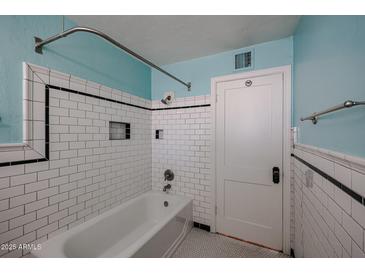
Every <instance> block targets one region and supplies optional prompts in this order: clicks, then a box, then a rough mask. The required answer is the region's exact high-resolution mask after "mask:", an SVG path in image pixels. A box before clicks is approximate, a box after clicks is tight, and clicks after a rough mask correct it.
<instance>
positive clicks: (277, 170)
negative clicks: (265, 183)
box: [272, 166, 280, 184]
mask: <svg viewBox="0 0 365 274" xmlns="http://www.w3.org/2000/svg"><path fill="white" fill-rule="evenodd" d="M272 181H273V183H274V184H278V183H279V182H280V168H278V167H277V166H274V167H273V168H272Z"/></svg>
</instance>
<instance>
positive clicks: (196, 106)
mask: <svg viewBox="0 0 365 274" xmlns="http://www.w3.org/2000/svg"><path fill="white" fill-rule="evenodd" d="M47 86H48V87H49V88H52V89H57V90H62V91H66V92H70V93H74V94H79V95H84V96H87V97H92V98H95V99H101V100H105V101H109V102H112V103H117V104H121V105H126V106H130V107H135V108H140V109H144V110H150V111H155V110H169V109H184V108H198V107H210V104H203V105H193V106H182V107H166V108H148V107H142V106H138V105H135V104H131V103H127V102H123V101H118V100H114V99H110V98H106V97H102V96H98V95H94V94H90V93H86V92H83V91H77V90H73V89H69V88H63V87H59V86H54V85H47Z"/></svg>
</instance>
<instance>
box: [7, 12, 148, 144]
mask: <svg viewBox="0 0 365 274" xmlns="http://www.w3.org/2000/svg"><path fill="white" fill-rule="evenodd" d="M74 25H75V24H74V23H73V22H72V21H69V20H67V18H66V19H65V28H69V27H71V26H74ZM60 31H62V17H61V16H0V37H1V38H2V39H1V43H0V52H1V54H0V117H1V118H2V121H0V143H17V142H21V141H22V62H23V61H25V62H30V63H33V64H37V65H41V66H45V67H50V68H53V69H56V70H59V71H61V72H66V73H70V74H72V75H75V76H78V77H81V78H84V79H88V80H91V81H94V82H98V83H100V84H103V85H106V86H109V87H112V88H116V89H120V90H123V91H126V92H129V93H131V94H134V95H137V96H141V97H144V98H147V99H150V97H151V70H150V68H149V67H147V66H146V65H144V64H142V63H141V62H139V61H137V60H136V59H134V58H132V57H131V56H129V55H128V54H126V53H123V52H121V51H120V50H119V49H117V48H115V47H114V46H112V45H111V44H109V43H107V42H106V41H104V40H102V39H101V38H98V37H96V36H94V35H92V34H88V33H78V34H74V35H71V36H69V37H67V38H65V39H62V40H59V41H56V42H54V43H53V44H51V45H47V46H46V48H44V53H43V55H39V54H36V53H35V52H34V39H33V36H39V37H41V38H45V37H48V36H51V35H54V34H56V33H58V32H60Z"/></svg>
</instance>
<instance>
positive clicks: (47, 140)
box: [0, 85, 49, 167]
mask: <svg viewBox="0 0 365 274" xmlns="http://www.w3.org/2000/svg"><path fill="white" fill-rule="evenodd" d="M44 105H45V117H44V124H45V130H44V133H45V136H44V145H45V155H44V158H38V159H30V160H21V161H12V162H3V163H0V167H6V166H16V165H25V164H32V163H40V162H45V161H48V159H49V88H48V86H47V85H46V86H45V104H44Z"/></svg>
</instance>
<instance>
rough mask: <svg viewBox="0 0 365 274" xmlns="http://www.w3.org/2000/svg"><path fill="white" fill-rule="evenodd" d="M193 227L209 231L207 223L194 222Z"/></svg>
mask: <svg viewBox="0 0 365 274" xmlns="http://www.w3.org/2000/svg"><path fill="white" fill-rule="evenodd" d="M194 227H196V228H199V229H202V230H205V231H208V232H210V226H209V225H205V224H201V223H198V222H194Z"/></svg>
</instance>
